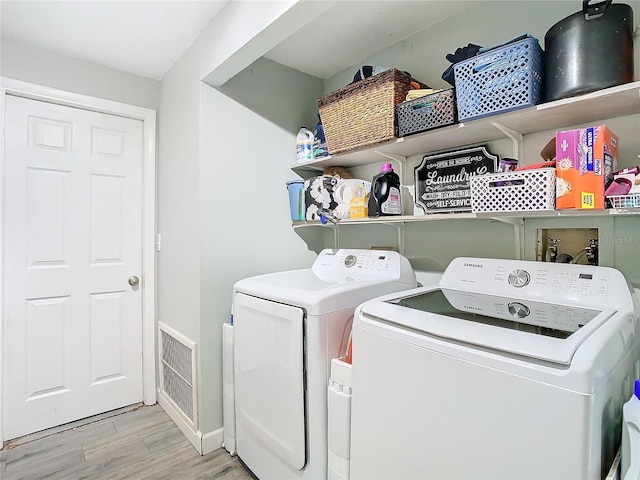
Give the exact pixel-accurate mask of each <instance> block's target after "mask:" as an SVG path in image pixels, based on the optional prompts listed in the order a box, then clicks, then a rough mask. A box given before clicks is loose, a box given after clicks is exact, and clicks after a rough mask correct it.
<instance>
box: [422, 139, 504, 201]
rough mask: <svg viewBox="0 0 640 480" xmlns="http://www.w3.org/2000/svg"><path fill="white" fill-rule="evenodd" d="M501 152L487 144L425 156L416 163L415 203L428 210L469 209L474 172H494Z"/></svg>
mask: <svg viewBox="0 0 640 480" xmlns="http://www.w3.org/2000/svg"><path fill="white" fill-rule="evenodd" d="M497 167H498V156H497V155H494V154H492V153H491V152H489V150H488V149H487V147H486V145H483V146H479V147H472V148H467V149H463V150H456V151H453V152H444V153H439V154H435V155H425V156H424V157H422V162H420V165H418V166H417V167H415V194H416V196H415V199H416V204H417V205H418V206H419V207H420V208H422V209H423V210H424V211H425V212H426V213H433V212H439V213H443V212H470V211H471V185H470V182H469V179H470V178H471V177H472V176H474V175H484V174H485V173H494V172H495V171H496V170H497Z"/></svg>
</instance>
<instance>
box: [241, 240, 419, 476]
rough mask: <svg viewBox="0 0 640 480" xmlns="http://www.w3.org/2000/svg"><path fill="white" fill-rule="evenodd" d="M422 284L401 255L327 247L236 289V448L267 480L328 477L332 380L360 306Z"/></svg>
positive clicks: (250, 279)
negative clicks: (301, 265) (298, 265)
mask: <svg viewBox="0 0 640 480" xmlns="http://www.w3.org/2000/svg"><path fill="white" fill-rule="evenodd" d="M415 287H417V283H416V277H415V273H414V271H413V269H412V268H411V265H410V263H409V261H408V260H407V259H406V258H405V257H403V256H401V255H399V254H398V253H397V252H392V251H380V250H350V249H342V250H323V251H322V252H320V254H319V255H318V257H317V259H316V261H315V262H314V264H313V266H312V267H311V268H310V269H302V270H294V271H286V272H279V273H272V274H266V275H260V276H256V277H251V278H246V279H244V280H240V281H238V282H237V283H236V284H235V285H234V289H233V324H234V327H233V329H234V350H233V351H234V379H235V407H236V408H235V409H236V438H237V454H238V456H239V457H240V459H241V460H242V461H243V462H244V464H245V465H246V466H247V467H248V468H249V469H250V470H251V471H252V472H253V473H254V474H255V475H256V476H257V477H258V478H259V479H260V480H267V479H278V480H283V479H297V478H301V479H302V478H309V479H322V478H327V385H328V380H329V374H330V365H331V359H333V358H336V357H338V356H340V355H341V354H344V351H345V348H346V343H347V340H348V336H349V333H350V330H351V323H352V319H353V313H354V311H355V308H356V307H357V306H358V305H359V304H360V303H362V302H364V301H366V300H369V299H371V298H374V297H377V296H380V295H384V294H388V293H392V292H398V291H400V290H407V289H412V288H415Z"/></svg>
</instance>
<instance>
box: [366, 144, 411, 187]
mask: <svg viewBox="0 0 640 480" xmlns="http://www.w3.org/2000/svg"><path fill="white" fill-rule="evenodd" d="M373 152H374V153H377V154H378V155H380V156H381V157H385V158H388V159H389V160H393V161H394V162H396V163H397V164H398V177H400V184H401V185H405V178H404V171H405V166H406V164H407V157H403V156H402V155H394V154H392V153H382V152H379V151H378V150H374V151H373Z"/></svg>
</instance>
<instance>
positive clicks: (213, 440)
mask: <svg viewBox="0 0 640 480" xmlns="http://www.w3.org/2000/svg"><path fill="white" fill-rule="evenodd" d="M158 403H159V404H160V406H161V407H162V409H163V410H164V411H165V412H167V415H169V417H171V420H173V422H174V423H175V424H176V426H177V427H178V428H179V429H180V431H181V432H182V433H183V434H184V436H185V437H187V440H189V442H191V445H193V448H195V449H196V450H197V451H198V453H199V454H200V455H206V454H207V453H211V452H213V451H214V450H218V449H219V448H222V442H223V440H224V429H222V428H219V429H218V430H214V431H212V432H208V433H205V434H203V433H202V432H201V431H200V430H198V431H194V430H193V428H191V426H190V425H189V423H187V421H186V420H185V418H184V417H183V415H182V414H181V413H180V412H179V411H178V410H177V409H176V407H175V406H174V404H173V402H172V401H171V399H169V398H168V397H167V396H166V394H165V393H164V392H163V391H159V392H158Z"/></svg>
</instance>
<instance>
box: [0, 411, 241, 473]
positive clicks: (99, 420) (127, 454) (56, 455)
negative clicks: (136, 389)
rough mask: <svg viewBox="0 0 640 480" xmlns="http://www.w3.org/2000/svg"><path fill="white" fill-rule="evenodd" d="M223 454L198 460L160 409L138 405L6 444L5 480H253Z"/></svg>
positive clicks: (1, 463)
mask: <svg viewBox="0 0 640 480" xmlns="http://www.w3.org/2000/svg"><path fill="white" fill-rule="evenodd" d="M252 478H253V477H252V476H251V474H250V473H249V471H248V470H246V469H245V468H244V466H243V465H242V464H241V463H240V461H239V460H238V458H237V457H232V456H230V455H229V453H228V452H227V451H226V450H224V449H219V450H216V451H215V452H211V453H209V454H207V455H199V454H198V452H197V451H196V450H195V448H193V445H191V443H190V442H189V441H188V440H187V439H186V438H185V436H184V435H183V434H182V432H181V431H180V430H179V429H178V427H176V425H175V424H174V423H173V421H172V420H171V419H170V418H169V416H168V415H167V414H166V413H165V412H164V410H162V408H161V407H160V406H159V405H152V406H135V407H129V408H126V409H122V410H119V411H115V412H109V413H106V414H103V415H101V416H98V417H92V418H90V419H85V420H84V421H80V422H75V423H73V424H67V425H64V426H62V427H57V428H55V429H51V430H45V431H43V432H39V433H36V434H33V435H29V436H26V437H21V438H18V439H15V440H11V441H9V442H5V448H4V449H3V450H1V451H0V479H2V480H39V479H47V480H57V479H59V480H80V479H86V480H98V479H99V480H124V479H126V480H143V479H144V480H165V479H166V480H200V479H217V480H251V479H252Z"/></svg>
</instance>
